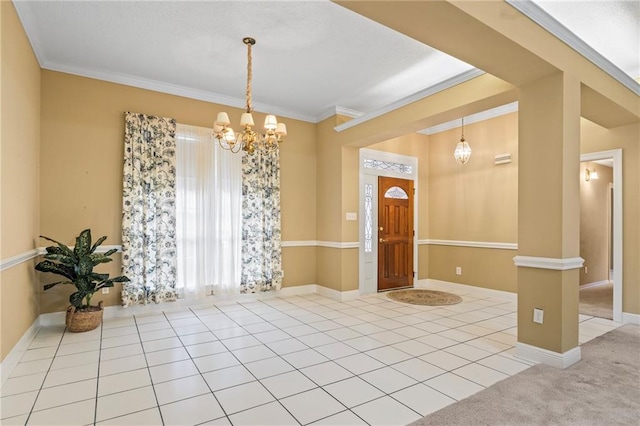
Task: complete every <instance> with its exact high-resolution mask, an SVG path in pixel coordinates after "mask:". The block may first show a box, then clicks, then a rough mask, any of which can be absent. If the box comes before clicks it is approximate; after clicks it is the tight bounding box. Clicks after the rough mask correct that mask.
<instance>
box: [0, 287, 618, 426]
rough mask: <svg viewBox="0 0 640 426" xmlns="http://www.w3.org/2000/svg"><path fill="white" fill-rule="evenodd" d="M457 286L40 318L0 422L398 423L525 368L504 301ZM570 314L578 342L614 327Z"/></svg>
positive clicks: (5, 393) (510, 307)
mask: <svg viewBox="0 0 640 426" xmlns="http://www.w3.org/2000/svg"><path fill="white" fill-rule="evenodd" d="M448 291H451V290H448ZM454 292H456V293H458V294H460V295H461V296H462V297H463V300H464V301H463V302H462V303H461V304H458V305H453V306H447V307H425V306H414V305H411V306H410V305H406V304H401V303H397V302H394V301H391V300H390V299H388V298H387V297H386V296H385V295H384V294H378V295H372V296H366V297H362V298H360V299H357V300H354V301H350V302H336V301H334V300H332V299H329V298H326V297H322V296H319V295H316V294H312V295H304V296H294V297H288V298H274V297H264V298H262V299H257V300H256V299H251V300H246V301H242V299H240V301H237V302H233V303H230V302H224V303H221V304H216V305H215V306H214V305H209V306H198V307H192V308H190V309H181V310H171V305H169V304H167V305H166V309H167V310H166V311H164V312H162V313H157V312H156V313H153V314H150V315H143V316H142V315H136V316H131V317H124V318H117V319H107V320H105V321H104V324H103V325H102V326H101V327H100V328H98V329H96V330H94V331H90V332H86V333H79V334H74V333H65V332H64V327H48V328H42V329H41V330H40V331H39V332H38V334H37V336H36V337H35V339H34V340H33V342H32V343H31V346H30V348H29V350H28V351H27V352H26V353H25V355H24V356H23V358H22V360H21V362H20V363H19V364H18V366H17V367H16V368H15V370H14V371H13V373H12V375H11V377H10V378H9V379H8V380H7V382H6V383H5V385H4V386H3V388H2V389H1V391H0V395H1V408H2V411H1V412H0V416H1V419H2V421H1V423H2V424H3V425H13V424H20V425H24V424H29V425H53V424H61V425H76V424H77V425H89V424H99V425H139V424H149V425H161V424H165V425H178V424H181V425H184V424H188V425H197V424H207V425H228V424H233V425H267V424H271V425H306V424H315V425H364V424H370V425H376V424H398V425H403V424H407V423H410V422H412V421H414V420H417V419H419V418H421V417H422V416H425V415H427V414H429V413H432V412H434V411H436V410H439V409H440V408H443V407H445V406H447V405H449V404H453V403H455V402H456V401H458V400H460V399H463V398H466V397H468V396H469V395H472V394H474V393H476V392H478V391H480V390H482V389H484V388H485V387H487V386H491V385H492V384H494V383H496V382H498V381H500V380H503V379H505V378H507V377H509V376H510V375H513V374H517V373H519V372H521V371H523V370H525V369H527V368H528V367H529V366H530V364H529V363H526V362H524V361H522V360H520V359H517V358H514V356H513V348H514V345H515V343H516V327H515V325H516V303H515V302H512V301H507V300H502V299H498V298H494V297H489V296H487V295H486V293H482V292H481V291H478V292H475V291H473V290H468V291H454ZM580 321H581V323H580V343H584V342H586V341H588V340H590V339H592V338H594V337H596V336H599V335H601V334H603V333H605V332H607V331H610V330H612V329H613V328H615V327H617V326H618V325H619V324H616V323H613V322H612V321H607V320H603V319H600V318H592V317H586V316H582V315H581V316H580Z"/></svg>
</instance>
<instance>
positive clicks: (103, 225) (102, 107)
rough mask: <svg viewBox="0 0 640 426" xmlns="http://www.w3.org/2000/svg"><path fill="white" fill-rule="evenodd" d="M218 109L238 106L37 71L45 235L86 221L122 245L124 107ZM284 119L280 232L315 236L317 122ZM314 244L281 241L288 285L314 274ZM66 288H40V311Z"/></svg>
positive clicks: (109, 299)
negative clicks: (39, 78)
mask: <svg viewBox="0 0 640 426" xmlns="http://www.w3.org/2000/svg"><path fill="white" fill-rule="evenodd" d="M220 110H226V111H228V112H229V115H230V118H231V121H232V122H239V119H240V113H241V111H240V110H238V109H234V108H230V107H227V106H221V105H216V104H212V103H208V102H202V101H197V100H193V99H187V98H183V97H179V96H172V95H167V94H162V93H158V92H152V91H149V90H143V89H137V88H133V87H129V86H124V85H120V84H114V83H109V82H104V81H98V80H94V79H89V78H83V77H77V76H73V75H69V74H63V73H58V72H53V71H42V117H41V119H42V146H41V149H42V162H41V182H40V185H41V207H40V216H41V232H42V234H43V235H47V236H51V237H53V238H55V239H60V240H62V241H64V242H68V243H72V242H73V238H74V237H75V236H76V235H77V234H78V233H79V232H80V231H81V230H82V229H84V228H91V229H92V233H93V234H94V236H96V237H98V236H101V235H107V236H108V239H107V241H105V244H120V240H121V204H122V157H123V135H124V114H123V113H124V112H125V111H134V112H143V113H146V114H152V115H158V116H162V117H173V118H175V119H176V120H177V121H178V122H179V123H184V124H190V125H195V126H207V127H210V126H211V120H212V117H215V114H216V113H217V112H218V111H220ZM257 115H258V117H256V120H257V121H260V120H261V117H260V114H257ZM285 122H286V123H287V128H288V130H289V136H288V137H287V140H286V141H285V142H284V143H283V144H282V145H281V156H282V162H281V202H282V206H281V211H282V239H283V241H297V240H315V239H316V238H315V230H316V211H317V208H316V194H315V191H316V162H315V153H316V147H315V125H313V124H309V123H305V122H300V121H297V120H291V119H285ZM71 183H73V184H71ZM301 218H304V220H301ZM314 250H315V248H308V247H289V248H285V253H284V255H283V268H284V270H285V281H284V285H285V286H289V285H298V284H308V283H313V282H314V281H315V277H314V271H315V268H316V259H315V254H314ZM119 263H120V260H119V257H118V256H116V258H115V261H114V262H113V263H112V264H110V265H106V269H105V271H106V272H110V273H113V274H117V273H119V269H120V264H119ZM51 279H53V277H43V280H45V281H47V280H51ZM71 290H72V289H70V288H64V287H60V288H59V287H56V288H54V289H52V290H49V291H47V292H46V293H44V292H41V295H40V297H41V303H42V310H41V312H43V313H44V312H53V311H61V310H63V309H64V308H65V307H66V305H67V300H66V298H67V296H68V294H69V293H70V292H71ZM111 293H112V294H109V295H107V296H102V295H100V298H103V299H104V300H105V304H106V305H115V304H118V303H119V301H120V297H119V287H116V288H115V289H114V290H112V292H111Z"/></svg>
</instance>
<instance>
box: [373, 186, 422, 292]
mask: <svg viewBox="0 0 640 426" xmlns="http://www.w3.org/2000/svg"><path fill="white" fill-rule="evenodd" d="M378 226H379V228H378V291H382V290H392V289H395V288H400V287H410V286H413V238H414V235H413V234H414V232H413V231H414V230H413V181H412V180H407V179H398V178H389V177H383V176H380V177H378Z"/></svg>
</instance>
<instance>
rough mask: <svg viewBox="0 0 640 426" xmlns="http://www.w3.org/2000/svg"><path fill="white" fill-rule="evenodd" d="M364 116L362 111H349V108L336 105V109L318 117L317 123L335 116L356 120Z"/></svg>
mask: <svg viewBox="0 0 640 426" xmlns="http://www.w3.org/2000/svg"><path fill="white" fill-rule="evenodd" d="M362 114H364V113H363V112H361V111H356V110H355V109H349V108H345V107H341V106H337V105H336V106H334V107H331V108H328V109H326V110H325V111H324V112H322V113H321V114H320V115H318V116H316V123H319V122H321V121H323V120H326V119H327V118H329V117H333V116H335V115H344V116H346V117H350V118H356V117H360V116H361V115H362Z"/></svg>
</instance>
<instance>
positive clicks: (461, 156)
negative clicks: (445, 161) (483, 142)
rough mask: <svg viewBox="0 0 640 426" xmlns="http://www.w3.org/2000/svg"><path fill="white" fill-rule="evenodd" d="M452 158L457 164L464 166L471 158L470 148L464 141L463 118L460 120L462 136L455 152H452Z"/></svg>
mask: <svg viewBox="0 0 640 426" xmlns="http://www.w3.org/2000/svg"><path fill="white" fill-rule="evenodd" d="M453 157H454V158H455V159H456V161H457V162H458V163H459V164H466V163H467V162H468V161H469V158H471V147H470V146H469V143H468V142H467V141H465V140H464V118H463V119H462V136H460V142H458V144H457V145H456V150H455V151H453Z"/></svg>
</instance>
